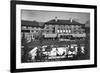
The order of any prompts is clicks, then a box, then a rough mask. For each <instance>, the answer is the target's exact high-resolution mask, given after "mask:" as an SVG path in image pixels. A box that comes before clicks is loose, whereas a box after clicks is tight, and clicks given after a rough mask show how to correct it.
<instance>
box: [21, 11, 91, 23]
mask: <svg viewBox="0 0 100 73" xmlns="http://www.w3.org/2000/svg"><path fill="white" fill-rule="evenodd" d="M55 17H57V18H58V19H64V20H68V19H70V18H72V19H73V20H76V21H78V22H80V23H82V24H84V23H86V21H89V20H90V13H79V12H61V11H59V12H57V11H43V10H21V19H22V20H29V21H38V22H47V21H49V20H52V19H54V18H55Z"/></svg>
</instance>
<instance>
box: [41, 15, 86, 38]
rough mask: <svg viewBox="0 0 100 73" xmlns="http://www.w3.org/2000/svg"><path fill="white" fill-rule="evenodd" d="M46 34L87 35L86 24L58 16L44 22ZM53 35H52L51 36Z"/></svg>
mask: <svg viewBox="0 0 100 73" xmlns="http://www.w3.org/2000/svg"><path fill="white" fill-rule="evenodd" d="M44 30H45V32H44V34H43V35H44V36H45V37H46V38H49V37H56V36H57V37H64V36H72V37H86V33H85V24H81V23H78V22H76V21H74V20H72V19H70V20H61V19H57V17H56V18H55V19H53V20H50V21H48V22H46V23H44ZM50 35H51V36H50Z"/></svg>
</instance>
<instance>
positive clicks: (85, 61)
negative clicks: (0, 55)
mask: <svg viewBox="0 0 100 73" xmlns="http://www.w3.org/2000/svg"><path fill="white" fill-rule="evenodd" d="M11 21H12V24H11V30H12V36H11V37H12V41H11V68H12V69H11V70H12V71H16V72H21V71H42V70H58V69H74V68H87V67H96V66H97V62H96V59H97V56H96V51H97V49H96V35H97V34H96V6H89V5H77V4H76V5H75V4H60V3H45V2H44V3H43V2H24V1H22V2H20V1H17V2H12V18H11Z"/></svg>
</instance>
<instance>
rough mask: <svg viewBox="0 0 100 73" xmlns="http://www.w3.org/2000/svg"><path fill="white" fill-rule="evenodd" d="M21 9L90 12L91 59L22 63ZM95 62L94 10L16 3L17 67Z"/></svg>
mask: <svg viewBox="0 0 100 73" xmlns="http://www.w3.org/2000/svg"><path fill="white" fill-rule="evenodd" d="M21 9H26V10H49V11H67V12H69V11H70V12H84V13H90V28H91V29H90V60H80V61H79V60H78V61H57V62H43V63H42V62H41V63H36V62H35V63H21ZM88 64H94V10H93V9H84V8H70V7H66V8H64V7H51V6H34V5H32V6H31V5H16V69H23V68H39V67H55V66H56V67H57V66H73V65H88Z"/></svg>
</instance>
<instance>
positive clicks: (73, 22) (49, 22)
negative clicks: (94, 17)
mask: <svg viewBox="0 0 100 73" xmlns="http://www.w3.org/2000/svg"><path fill="white" fill-rule="evenodd" d="M45 24H53V25H56V24H69V25H81V23H79V22H76V21H74V20H72V22H71V21H70V20H59V19H58V20H57V21H56V20H55V19H53V20H50V21H48V22H46V23H45Z"/></svg>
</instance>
